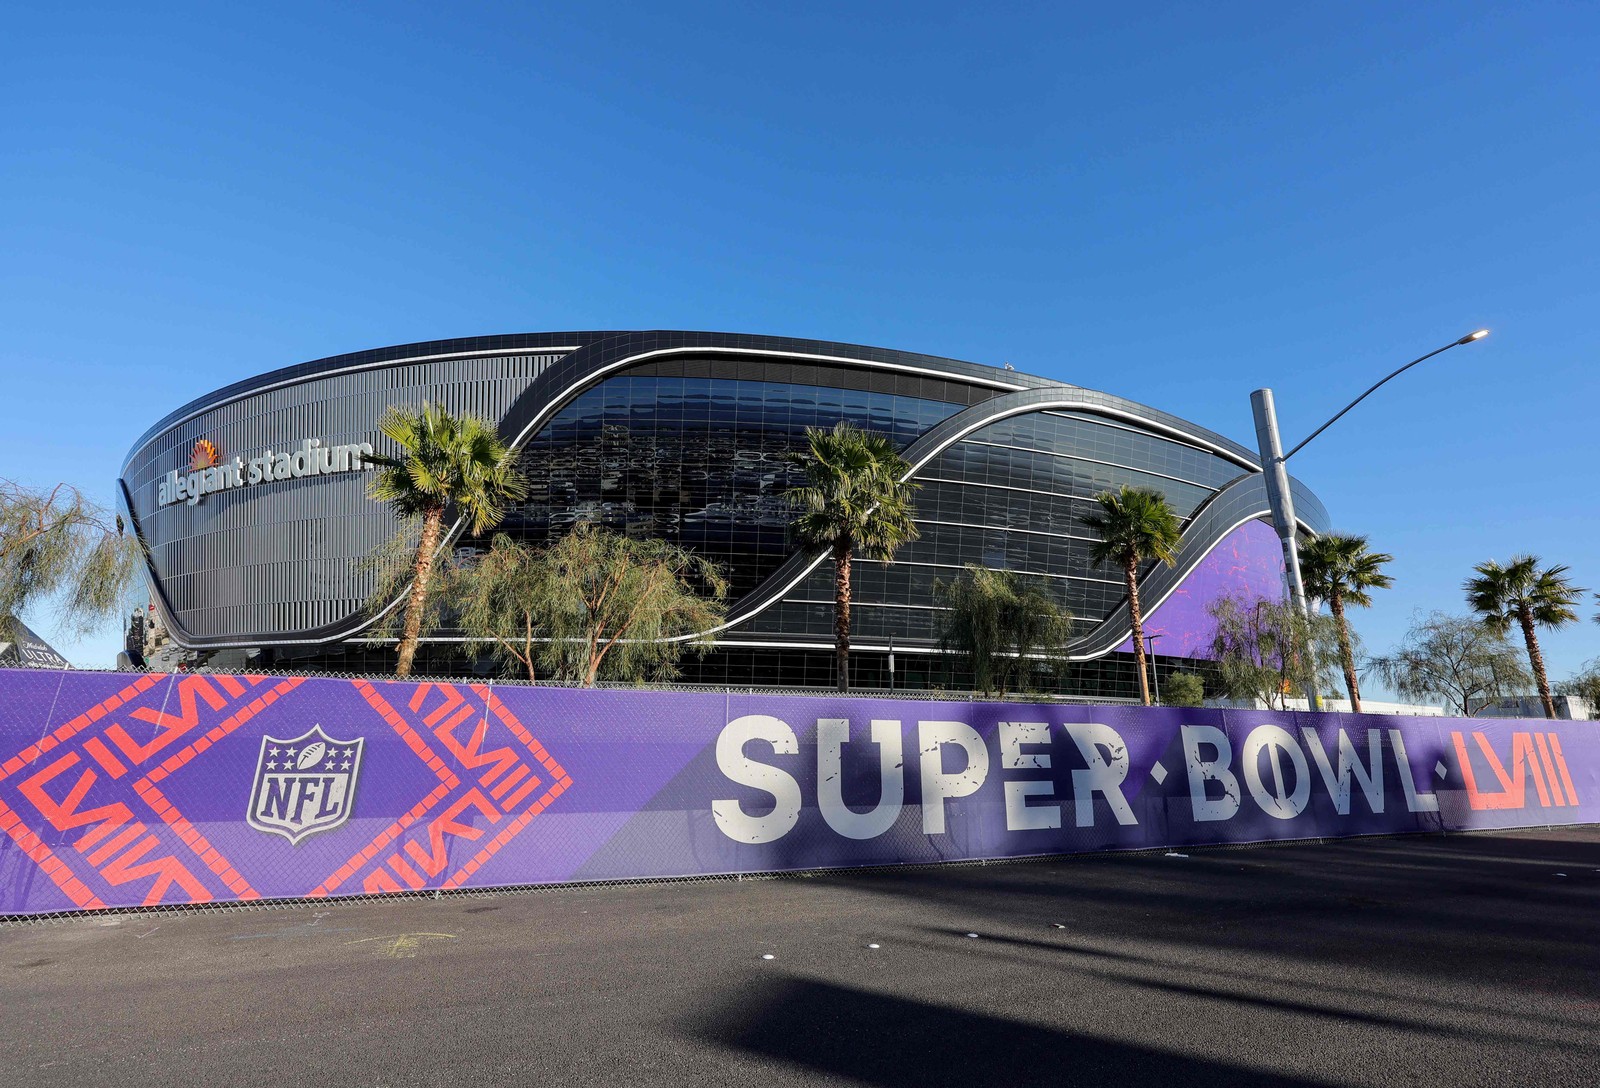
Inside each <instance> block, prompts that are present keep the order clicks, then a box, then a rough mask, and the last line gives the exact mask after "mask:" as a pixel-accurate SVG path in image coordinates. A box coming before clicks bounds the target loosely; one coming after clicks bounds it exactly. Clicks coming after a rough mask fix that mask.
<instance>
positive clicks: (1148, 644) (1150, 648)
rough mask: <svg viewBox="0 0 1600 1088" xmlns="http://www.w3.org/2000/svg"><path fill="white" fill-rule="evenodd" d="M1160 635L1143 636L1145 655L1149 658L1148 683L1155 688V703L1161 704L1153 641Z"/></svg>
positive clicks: (1159, 681) (1159, 680)
mask: <svg viewBox="0 0 1600 1088" xmlns="http://www.w3.org/2000/svg"><path fill="white" fill-rule="evenodd" d="M1160 637H1161V636H1160V635H1146V636H1144V648H1145V656H1146V657H1148V658H1149V659H1150V683H1151V685H1152V686H1153V687H1154V688H1155V695H1156V705H1157V706H1160V705H1161V673H1160V672H1158V671H1157V670H1156V651H1155V641H1156V639H1158V638H1160Z"/></svg>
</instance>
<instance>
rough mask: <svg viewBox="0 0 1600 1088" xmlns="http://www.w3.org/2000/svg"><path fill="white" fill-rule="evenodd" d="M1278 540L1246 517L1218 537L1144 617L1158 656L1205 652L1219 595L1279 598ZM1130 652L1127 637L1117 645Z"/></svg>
mask: <svg viewBox="0 0 1600 1088" xmlns="http://www.w3.org/2000/svg"><path fill="white" fill-rule="evenodd" d="M1283 596H1284V593H1283V546H1282V545H1281V544H1279V543H1278V534H1277V533H1276V532H1274V531H1273V529H1272V527H1271V526H1270V525H1268V524H1266V523H1265V522H1263V521H1260V520H1252V521H1247V522H1245V523H1244V524H1243V525H1241V526H1239V527H1238V528H1236V529H1234V530H1233V532H1231V533H1229V534H1228V535H1227V536H1225V537H1223V538H1222V539H1221V540H1219V541H1218V542H1217V544H1216V546H1215V547H1214V548H1212V549H1211V550H1210V551H1209V552H1207V553H1206V556H1205V558H1204V559H1202V560H1200V562H1199V563H1197V564H1195V568H1194V569H1193V570H1192V571H1190V572H1189V573H1188V574H1187V575H1185V576H1184V579H1183V581H1181V582H1179V583H1178V585H1177V587H1176V588H1175V589H1173V591H1172V593H1171V594H1169V595H1168V596H1167V598H1166V599H1165V600H1164V601H1162V602H1161V603H1160V604H1158V605H1157V606H1156V607H1155V608H1154V609H1152V610H1151V611H1150V614H1149V615H1148V616H1146V617H1145V622H1144V633H1145V634H1146V635H1149V636H1153V637H1154V638H1155V639H1156V640H1157V641H1156V642H1154V643H1153V644H1152V649H1153V650H1154V651H1155V652H1156V653H1157V654H1160V655H1161V656H1163V657H1190V658H1194V657H1210V656H1212V654H1211V637H1212V635H1213V634H1215V632H1216V629H1217V621H1216V620H1215V619H1214V618H1212V615H1211V611H1210V609H1211V606H1212V604H1214V603H1215V602H1216V601H1218V600H1220V599H1221V598H1223V597H1238V598H1241V599H1243V600H1246V601H1253V600H1256V599H1257V598H1260V597H1265V598H1267V599H1268V600H1273V601H1280V600H1282V599H1283ZM1117 650H1118V651H1119V652H1121V653H1125V654H1129V653H1132V652H1133V639H1131V638H1128V639H1124V640H1123V642H1122V645H1121V646H1118V647H1117Z"/></svg>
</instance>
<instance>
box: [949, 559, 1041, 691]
mask: <svg viewBox="0 0 1600 1088" xmlns="http://www.w3.org/2000/svg"><path fill="white" fill-rule="evenodd" d="M933 589H934V595H935V597H936V598H937V599H938V601H939V603H940V604H942V605H943V606H944V608H945V611H944V612H943V613H941V615H940V620H939V645H940V648H941V649H942V650H943V651H944V652H945V653H947V654H949V655H951V657H952V658H954V659H955V660H956V661H957V662H959V663H960V664H961V665H962V666H964V667H965V668H966V669H967V671H969V672H970V673H971V674H972V683H973V687H974V688H975V689H976V690H978V691H980V692H983V693H985V694H988V693H994V694H998V695H1000V696H1002V697H1004V696H1005V694H1006V693H1007V691H1011V690H1015V689H1017V688H1018V687H1019V686H1020V684H1021V683H1022V682H1025V681H1026V679H1027V678H1028V676H1029V675H1030V674H1031V673H1033V672H1034V671H1036V670H1037V668H1038V667H1039V663H1038V661H1037V660H1036V657H1037V656H1038V655H1040V654H1041V653H1042V654H1043V655H1044V656H1045V659H1046V660H1048V659H1049V655H1050V654H1051V653H1055V654H1057V655H1059V654H1060V653H1061V652H1062V651H1063V650H1064V649H1065V647H1066V644H1067V642H1068V640H1070V639H1071V637H1072V613H1070V612H1068V611H1067V610H1066V609H1065V608H1063V607H1062V606H1061V605H1060V604H1058V603H1057V602H1056V599H1055V598H1054V597H1052V596H1051V595H1050V593H1049V592H1048V591H1047V590H1045V589H1044V588H1043V587H1042V586H1041V585H1039V584H1038V581H1037V580H1036V579H1030V578H1026V577H1024V576H1022V575H1019V574H1017V573H1016V572H1015V571H1009V570H991V569H989V568H988V567H981V566H977V565H975V564H969V565H968V566H967V569H966V571H965V573H963V574H962V575H961V576H960V577H958V578H955V579H954V580H952V581H949V582H944V581H935V582H934V584H933Z"/></svg>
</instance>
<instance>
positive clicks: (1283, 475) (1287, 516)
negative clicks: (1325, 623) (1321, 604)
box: [1250, 329, 1489, 706]
mask: <svg viewBox="0 0 1600 1088" xmlns="http://www.w3.org/2000/svg"><path fill="white" fill-rule="evenodd" d="M1488 335H1489V330H1488V329H1479V330H1478V331H1477V332H1472V333H1468V334H1467V335H1466V336H1463V337H1462V338H1461V339H1459V340H1452V341H1450V343H1448V344H1446V345H1445V346H1444V347H1442V348H1435V349H1434V350H1433V351H1430V352H1428V354H1426V355H1421V356H1418V357H1417V358H1415V359H1413V360H1411V361H1410V362H1409V363H1407V364H1406V365H1405V366H1403V367H1401V368H1400V369H1398V370H1396V371H1393V372H1392V373H1390V374H1388V375H1386V376H1385V377H1384V378H1383V379H1381V380H1380V381H1377V382H1375V383H1373V385H1372V386H1371V387H1370V388H1369V389H1368V390H1367V391H1366V392H1365V393H1362V394H1361V395H1360V396H1359V397H1357V398H1356V399H1355V400H1353V401H1351V402H1350V403H1349V404H1347V405H1345V406H1344V407H1343V408H1341V409H1340V410H1339V411H1338V412H1337V413H1336V414H1335V415H1334V416H1333V418H1332V419H1330V420H1328V422H1326V423H1324V424H1323V425H1322V426H1320V427H1318V428H1317V429H1316V430H1314V431H1312V432H1311V433H1310V434H1308V435H1307V436H1306V437H1305V438H1304V439H1303V440H1301V442H1300V444H1299V445H1297V446H1295V447H1294V449H1292V450H1290V451H1289V452H1288V453H1284V452H1283V440H1282V439H1281V438H1280V437H1279V435H1278V413H1277V410H1276V408H1275V407H1274V405H1273V401H1272V390H1270V389H1257V390H1256V391H1255V392H1254V393H1251V394H1250V409H1251V412H1252V414H1253V415H1254V416H1255V423H1256V444H1257V447H1258V448H1259V449H1260V451H1261V471H1262V473H1263V474H1264V475H1265V476H1266V484H1267V505H1268V506H1269V507H1270V508H1271V510H1272V525H1273V528H1275V529H1277V530H1278V539H1279V540H1280V541H1281V542H1282V544H1283V566H1284V570H1285V571H1286V572H1287V574H1288V576H1289V597H1290V599H1291V600H1293V601H1294V604H1295V607H1296V608H1298V609H1300V611H1302V612H1305V613H1307V614H1308V615H1309V614H1310V610H1309V609H1308V608H1307V607H1306V586H1305V582H1304V581H1303V580H1302V579H1301V577H1300V548H1299V545H1298V543H1297V542H1296V540H1295V520H1294V497H1293V496H1292V495H1290V493H1289V470H1288V469H1287V468H1285V467H1284V462H1285V461H1287V460H1289V458H1291V457H1293V456H1294V455H1295V454H1297V453H1299V452H1300V451H1301V450H1303V449H1305V447H1306V443H1307V442H1310V441H1311V440H1312V439H1313V438H1315V437H1317V435H1319V434H1321V433H1322V432H1323V431H1325V430H1327V429H1328V428H1329V427H1331V426H1333V425H1334V424H1335V423H1337V422H1339V420H1340V419H1341V418H1343V416H1344V414H1345V413H1346V412H1348V411H1349V410H1350V409H1352V408H1354V407H1355V406H1356V405H1358V404H1360V403H1361V402H1362V401H1364V400H1366V399H1367V398H1368V397H1370V396H1371V395H1372V394H1373V393H1375V392H1377V390H1378V388H1379V387H1380V386H1382V385H1384V384H1385V383H1387V382H1389V381H1390V380H1391V379H1393V378H1397V377H1399V376H1400V375H1401V374H1404V373H1405V372H1406V371H1408V370H1410V369H1411V368H1412V367H1414V366H1416V365H1417V364H1418V363H1421V362H1425V361H1426V360H1428V359H1431V358H1433V357H1434V356H1435V355H1438V354H1439V353H1440V352H1445V351H1449V350H1450V349H1451V348H1458V347H1460V346H1461V345H1462V344H1470V343H1472V342H1474V341H1476V340H1482V339H1483V338H1484V337H1485V336H1488ZM1306 699H1307V705H1308V706H1316V705H1317V693H1316V682H1315V680H1313V681H1312V682H1311V683H1310V684H1308V685H1307V687H1306Z"/></svg>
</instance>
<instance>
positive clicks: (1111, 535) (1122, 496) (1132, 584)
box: [1083, 484, 1182, 706]
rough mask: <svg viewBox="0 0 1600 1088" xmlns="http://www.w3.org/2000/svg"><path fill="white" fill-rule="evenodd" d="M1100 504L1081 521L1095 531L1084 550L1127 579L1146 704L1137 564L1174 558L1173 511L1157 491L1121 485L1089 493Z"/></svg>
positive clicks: (1173, 560)
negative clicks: (1114, 489)
mask: <svg viewBox="0 0 1600 1088" xmlns="http://www.w3.org/2000/svg"><path fill="white" fill-rule="evenodd" d="M1094 501H1095V502H1097V503H1099V504H1100V509H1099V511H1098V512H1096V513H1092V514H1090V515H1088V516H1087V517H1085V518H1084V519H1083V523H1084V524H1085V525H1087V526H1088V527H1089V528H1091V529H1093V530H1094V531H1095V532H1097V533H1099V534H1100V540H1099V541H1097V542H1096V543H1095V545H1094V547H1093V548H1091V549H1090V551H1089V558H1090V559H1091V560H1093V561H1094V564H1095V566H1101V565H1102V564H1106V563H1115V564H1117V565H1118V566H1119V567H1121V568H1122V576H1123V578H1125V579H1126V580H1127V583H1128V613H1129V614H1130V615H1131V616H1132V617H1133V659H1134V663H1135V664H1136V665H1137V666H1138V669H1139V696H1140V698H1141V699H1143V700H1144V705H1145V706H1149V705H1150V678H1149V677H1148V676H1146V675H1145V663H1144V617H1143V616H1142V615H1141V614H1140V612H1139V567H1140V565H1141V564H1144V563H1149V562H1151V561H1152V560H1159V561H1160V562H1162V563H1165V564H1166V565H1167V566H1169V567H1170V566H1172V565H1173V564H1174V563H1176V562H1177V561H1178V554H1177V552H1178V540H1179V538H1180V536H1181V535H1182V534H1181V531H1180V529H1179V525H1178V513H1177V511H1175V510H1173V509H1172V505H1171V504H1170V503H1168V502H1167V499H1166V496H1164V495H1162V494H1161V492H1159V491H1151V490H1149V489H1148V488H1143V487H1130V486H1129V485H1128V484H1123V485H1122V490H1121V491H1119V492H1112V491H1104V492H1101V493H1100V494H1099V495H1096V496H1095V500H1094Z"/></svg>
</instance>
